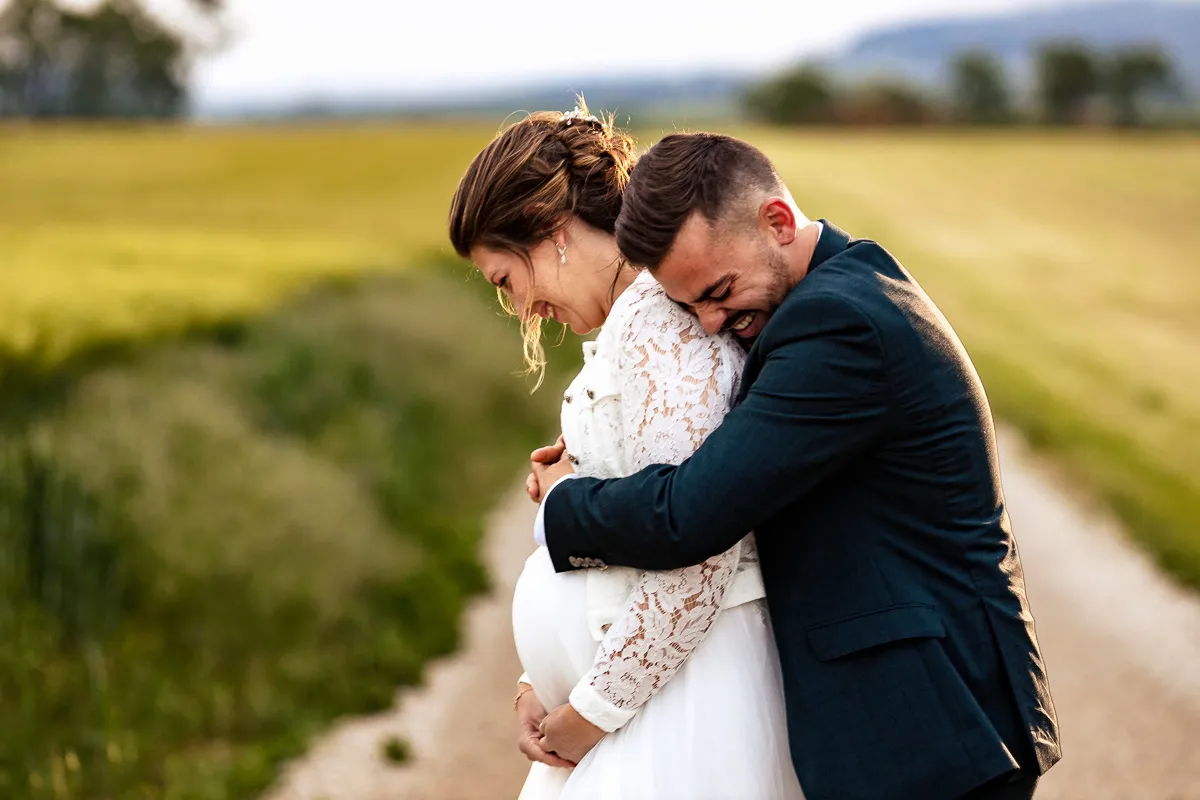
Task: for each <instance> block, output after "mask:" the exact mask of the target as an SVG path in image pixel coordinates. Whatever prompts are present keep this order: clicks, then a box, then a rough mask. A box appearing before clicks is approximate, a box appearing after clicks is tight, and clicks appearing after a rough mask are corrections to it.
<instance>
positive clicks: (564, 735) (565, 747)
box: [541, 703, 605, 764]
mask: <svg viewBox="0 0 1200 800" xmlns="http://www.w3.org/2000/svg"><path fill="white" fill-rule="evenodd" d="M541 731H542V741H541V746H542V748H543V749H544V750H546V751H549V752H552V753H554V754H556V755H558V756H561V757H562V758H565V759H567V760H569V761H573V762H575V763H576V764H578V763H579V762H580V761H582V760H583V757H584V756H586V755H587V754H588V753H589V752H590V751H591V749H592V748H593V747H595V746H596V745H597V744H599V743H600V740H601V739H603V738H604V736H605V733H604V731H602V730H601V729H600V728H597V727H596V726H595V725H593V724H592V723H590V722H588V721H587V720H586V719H584V718H583V717H582V716H581V715H580V713H579V712H578V711H576V710H575V709H574V707H573V706H571V704H570V703H567V704H565V705H561V706H559V707H558V708H556V709H554V711H553V712H552V713H550V714H549V715H547V716H546V718H545V719H543V720H542V723H541Z"/></svg>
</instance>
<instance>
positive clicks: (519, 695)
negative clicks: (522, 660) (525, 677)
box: [513, 683, 533, 709]
mask: <svg viewBox="0 0 1200 800" xmlns="http://www.w3.org/2000/svg"><path fill="white" fill-rule="evenodd" d="M521 686H523V687H524V688H523V689H518V690H517V696H516V697H514V698H513V708H514V709H516V707H517V704H518V703H520V702H521V698H522V697H524V696H525V695H527V694H529V693H530V692H532V691H533V687H532V686H530V685H529V684H528V683H522V684H521Z"/></svg>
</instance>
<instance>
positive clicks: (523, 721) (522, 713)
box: [517, 689, 575, 769]
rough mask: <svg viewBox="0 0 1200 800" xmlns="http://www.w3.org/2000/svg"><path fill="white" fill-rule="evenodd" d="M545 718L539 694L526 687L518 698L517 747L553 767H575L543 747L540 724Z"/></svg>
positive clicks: (530, 758) (544, 708)
mask: <svg viewBox="0 0 1200 800" xmlns="http://www.w3.org/2000/svg"><path fill="white" fill-rule="evenodd" d="M545 718H546V707H545V706H544V705H542V701H541V700H538V699H537V695H535V694H534V693H533V692H532V691H529V690H528V689H526V690H525V691H524V692H523V693H522V694H521V697H520V698H519V699H518V700H517V725H518V727H519V730H518V732H517V748H518V749H519V750H520V751H521V752H522V753H523V754H524V755H525V757H526V758H528V759H529V760H530V761H540V762H541V763H543V764H549V765H550V766H552V767H565V768H567V769H570V768H571V767H574V766H575V765H574V764H572V763H571V762H570V761H566V760H564V759H562V758H559V757H558V756H556V755H554V754H553V753H549V752H547V751H546V749H545V747H543V745H542V732H541V729H540V726H541V724H542V720H544V719H545Z"/></svg>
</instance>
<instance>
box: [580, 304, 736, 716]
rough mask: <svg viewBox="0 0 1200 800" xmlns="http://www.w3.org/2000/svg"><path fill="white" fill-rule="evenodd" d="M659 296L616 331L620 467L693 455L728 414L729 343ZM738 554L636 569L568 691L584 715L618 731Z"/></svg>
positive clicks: (667, 672) (684, 651)
mask: <svg viewBox="0 0 1200 800" xmlns="http://www.w3.org/2000/svg"><path fill="white" fill-rule="evenodd" d="M660 291H661V290H660ZM662 300H663V301H664V303H663V304H657V308H646V307H645V305H643V306H640V307H639V308H638V312H640V313H638V314H637V316H635V318H634V319H633V320H632V324H630V325H629V326H627V327H626V328H625V330H623V331H622V335H621V343H620V358H619V368H620V369H619V373H620V381H621V408H622V416H623V423H624V431H625V434H624V436H625V441H624V446H623V448H622V450H623V453H624V460H625V464H624V465H623V466H624V468H625V470H626V474H631V473H632V472H635V471H637V470H639V469H641V468H642V467H644V466H648V465H650V464H667V463H670V464H678V463H680V462H682V461H684V460H685V459H686V458H687V457H688V456H690V455H691V454H692V453H693V452H694V451H695V450H696V448H698V447H699V446H700V444H701V442H703V441H704V439H705V438H706V437H707V436H708V434H709V433H710V432H711V431H712V430H713V429H715V428H716V427H717V425H719V424H720V422H721V419H722V418H723V417H724V416H725V413H726V412H727V411H728V409H729V406H730V403H731V400H732V395H733V392H734V385H735V383H736V380H737V378H738V372H739V369H738V368H739V364H738V363H733V362H734V361H735V359H734V358H733V356H732V353H731V352H730V348H731V347H732V346H733V345H731V344H729V343H726V342H723V341H722V340H720V339H717V338H715V337H712V336H708V335H706V334H705V332H704V331H703V329H702V328H701V327H700V325H699V323H698V321H696V320H695V318H693V317H692V316H691V315H689V314H687V313H686V312H684V311H683V310H682V309H680V308H678V307H677V306H675V305H674V304H673V303H671V302H670V301H669V300H667V299H666V298H665V295H664V296H663V298H662ZM738 553H739V547H738V546H735V547H734V548H732V549H731V550H729V551H728V552H725V553H723V554H721V555H719V556H716V557H714V558H711V559H709V560H708V561H705V562H704V563H702V564H698V565H696V566H694V567H688V568H687V569H680V570H671V571H666V572H647V573H644V574H643V575H642V578H641V580H640V581H639V583H638V584H637V585H636V586H635V587H634V589H633V592H632V593H631V595H630V597H629V603H628V606H627V608H626V611H625V613H624V614H623V615H622V616H620V617H618V618H617V620H616V621H615V622H614V623H613V624H612V626H611V627H610V628H609V629H608V631H607V633H606V634H605V638H604V640H603V641H602V642H601V644H600V648H599V650H598V651H597V655H596V660H595V663H594V664H593V666H592V669H591V670H590V671H589V672H588V674H587V675H585V676H584V678H583V679H582V680H581V681H580V683H579V684H578V685H577V686H576V687H575V690H574V691H573V692H572V693H571V704H572V705H573V706H574V707H575V709H576V710H577V711H579V713H580V714H581V715H582V716H583V717H584V718H586V719H588V720H589V721H591V722H592V723H593V724H595V725H597V726H598V727H600V728H602V729H604V730H606V731H610V732H611V731H613V730H616V729H617V728H619V727H621V726H622V725H624V724H625V722H627V721H628V720H629V719H631V718H632V717H633V715H634V714H635V713H636V712H637V709H638V708H639V707H640V706H641V705H642V704H644V703H645V702H646V701H647V700H649V699H650V698H651V697H652V696H653V695H654V694H655V692H657V691H658V690H659V689H661V688H662V687H663V686H664V685H666V683H667V681H669V680H670V679H671V677H672V676H673V675H674V674H675V672H676V671H677V670H678V669H679V668H680V667H681V666H682V665H683V662H684V661H685V660H686V659H687V657H688V655H689V654H690V653H691V652H692V650H693V649H694V648H695V647H696V645H698V644H699V643H700V642H701V641H702V640H703V639H704V637H705V635H706V634H707V633H708V630H709V628H710V627H711V625H712V623H713V621H714V619H715V618H716V615H717V612H718V609H719V607H720V604H721V599H722V597H723V595H724V593H725V589H726V587H727V586H728V584H729V582H730V580H731V578H732V577H733V574H734V571H735V570H736V568H737V563H738Z"/></svg>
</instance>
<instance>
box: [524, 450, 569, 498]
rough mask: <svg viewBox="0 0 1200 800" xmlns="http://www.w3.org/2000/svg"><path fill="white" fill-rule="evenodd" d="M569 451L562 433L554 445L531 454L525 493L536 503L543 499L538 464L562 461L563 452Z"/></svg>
mask: <svg viewBox="0 0 1200 800" xmlns="http://www.w3.org/2000/svg"><path fill="white" fill-rule="evenodd" d="M566 452H567V443H566V441H565V440H564V439H563V437H562V435H561V434H560V435H559V437H558V440H557V441H555V442H554V444H552V445H548V446H546V447H539V448H538V449H537V450H534V451H533V452H532V453H530V454H529V467H530V472H529V475H528V476H526V478H525V493H526V494H528V495H529V499H530V500H532V501H533V502H535V503H540V502H541V501H542V491H541V488H540V486H539V485H538V478H537V468H536V466H535V465H538V464H555V463H557V462H558V461H560V460H561V459H562V457H563V454H564V453H566Z"/></svg>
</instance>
